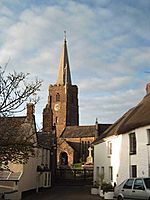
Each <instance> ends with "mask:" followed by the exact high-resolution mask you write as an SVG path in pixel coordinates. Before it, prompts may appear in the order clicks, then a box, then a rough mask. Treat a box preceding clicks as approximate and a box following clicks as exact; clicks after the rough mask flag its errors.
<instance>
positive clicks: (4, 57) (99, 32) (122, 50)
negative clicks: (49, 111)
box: [0, 0, 150, 126]
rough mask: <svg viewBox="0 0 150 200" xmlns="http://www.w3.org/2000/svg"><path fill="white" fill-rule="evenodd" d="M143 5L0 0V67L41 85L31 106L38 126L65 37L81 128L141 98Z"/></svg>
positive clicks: (148, 51)
mask: <svg viewBox="0 0 150 200" xmlns="http://www.w3.org/2000/svg"><path fill="white" fill-rule="evenodd" d="M149 10H150V1H149V0H125V1H124V0H92V1H91V0H61V1H60V0H53V1H52V0H45V1H44V0H13V1H12V0H1V1H0V27H1V31H0V65H4V64H5V63H6V62H7V61H8V59H9V58H10V62H9V66H8V68H7V71H9V72H11V71H13V70H16V71H18V72H20V71H23V72H30V73H31V77H34V76H38V77H39V78H40V79H42V80H43V86H42V88H41V92H40V96H41V100H40V102H39V104H38V105H37V106H36V119H37V121H38V125H39V126H40V125H41V117H42V109H43V107H44V106H45V105H46V103H47V96H48V85H49V84H54V83H55V82H56V76H57V70H58V65H59V60H60V54H61V48H62V43H63V32H64V30H66V31H67V40H68V51H69V59H70V67H71V73H72V80H73V84H77V85H78V87H79V108H80V124H94V123H95V119H96V118H98V120H99V123H112V122H114V121H115V120H116V119H117V118H118V117H120V116H121V115H122V114H123V113H124V112H126V111H127V110H128V109H129V108H131V107H132V106H135V104H137V103H138V102H139V101H140V100H141V99H142V98H143V96H144V95H145V86H146V83H148V82H149V79H150V74H148V73H144V72H145V71H150V34H149V33H150V12H149Z"/></svg>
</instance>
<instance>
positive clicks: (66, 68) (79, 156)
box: [43, 37, 109, 167]
mask: <svg viewBox="0 0 150 200" xmlns="http://www.w3.org/2000/svg"><path fill="white" fill-rule="evenodd" d="M108 126H109V125H108V124H104V125H103V124H101V126H100V128H97V126H95V125H94V126H93V125H92V126H91V125H90V126H79V106H78V87H77V86H76V85H73V84H72V81H71V71H70V65H69V58H68V51H67V41H66V37H65V38H64V41H63V48H62V53H61V58H60V64H59V68H58V75H57V81H56V83H55V84H54V85H50V86H49V95H48V103H47V105H46V107H45V108H44V110H43V131H44V132H47V133H48V132H50V131H52V130H56V135H55V141H57V143H56V146H55V151H54V155H55V160H57V161H56V162H57V165H59V167H64V166H65V167H68V166H72V164H74V163H78V162H86V158H87V156H88V148H89V147H90V146H91V143H92V142H93V141H94V139H95V138H96V137H97V135H98V134H100V132H103V131H104V130H105V129H106V128H108ZM52 139H54V138H52ZM54 143H55V142H54ZM56 152H57V153H56ZM54 155H53V157H54ZM56 162H55V163H56ZM55 166H56V165H55Z"/></svg>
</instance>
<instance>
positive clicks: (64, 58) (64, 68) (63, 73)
mask: <svg viewBox="0 0 150 200" xmlns="http://www.w3.org/2000/svg"><path fill="white" fill-rule="evenodd" d="M56 84H57V85H66V84H69V85H71V84H72V83H71V73H70V67H69V58H68V51H67V40H66V32H64V43H63V48H62V53H61V58H60V64H59V69H58V75H57V82H56Z"/></svg>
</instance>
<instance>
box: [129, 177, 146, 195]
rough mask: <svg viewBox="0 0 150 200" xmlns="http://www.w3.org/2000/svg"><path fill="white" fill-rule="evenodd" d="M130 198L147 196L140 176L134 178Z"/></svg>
mask: <svg viewBox="0 0 150 200" xmlns="http://www.w3.org/2000/svg"><path fill="white" fill-rule="evenodd" d="M131 198H134V199H146V198H147V193H146V188H145V186H144V183H143V179H142V178H137V179H135V181H134V184H133V189H132V192H131Z"/></svg>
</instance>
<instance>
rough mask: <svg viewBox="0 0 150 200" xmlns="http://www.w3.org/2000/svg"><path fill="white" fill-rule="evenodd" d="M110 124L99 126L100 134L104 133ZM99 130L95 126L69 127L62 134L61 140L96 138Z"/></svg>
mask: <svg viewBox="0 0 150 200" xmlns="http://www.w3.org/2000/svg"><path fill="white" fill-rule="evenodd" d="M109 126H110V124H99V125H98V133H99V134H100V133H102V132H104V131H105V130H106V129H107V128H108V127H109ZM96 135H97V130H96V126H95V125H91V126H67V127H66V128H65V129H64V131H63V132H62V135H61V138H84V137H95V136H96Z"/></svg>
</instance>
